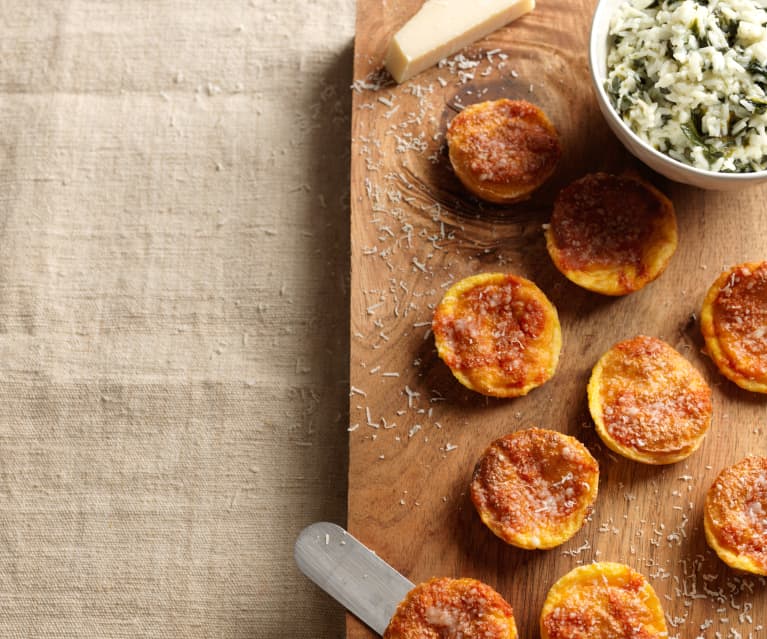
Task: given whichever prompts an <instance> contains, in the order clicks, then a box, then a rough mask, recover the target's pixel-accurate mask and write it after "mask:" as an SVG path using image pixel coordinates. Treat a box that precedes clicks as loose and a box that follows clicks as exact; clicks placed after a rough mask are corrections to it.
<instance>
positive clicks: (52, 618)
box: [0, 0, 354, 639]
mask: <svg viewBox="0 0 767 639" xmlns="http://www.w3.org/2000/svg"><path fill="white" fill-rule="evenodd" d="M353 14H354V5H353V2H351V1H350V0H319V1H317V2H313V3H304V2H299V1H297V0H281V1H271V0H251V1H250V2H248V0H217V1H216V2H196V1H192V0H112V1H109V0H68V1H66V0H65V1H63V2H52V1H49V0H24V1H21V0H0V352H1V353H2V359H1V363H0V406H1V407H2V408H1V409H0V636H1V637H3V638H5V639H9V638H16V637H19V638H22V637H23V638H25V639H27V638H33V637H51V638H52V637H56V638H57V639H59V638H66V637H78V638H82V637H99V638H108V637H131V638H133V637H223V638H230V637H264V638H277V637H297V638H301V637H307V638H308V637H312V638H324V637H338V636H341V635H342V634H343V616H342V613H341V611H340V609H339V608H338V607H336V606H335V605H334V604H332V603H331V602H330V600H329V599H328V598H326V597H325V596H324V595H323V594H321V593H319V592H318V591H317V590H316V589H315V587H314V586H313V585H311V584H310V583H308V581H306V580H305V579H304V577H303V576H302V575H300V574H299V573H298V571H297V570H296V569H295V567H294V565H293V560H292V544H293V540H294V538H295V536H296V535H297V533H298V531H299V530H300V528H301V527H302V526H303V525H305V524H306V523H309V522H310V521H313V520H315V519H331V520H334V521H338V522H340V523H343V522H344V516H345V492H346V485H345V473H346V432H345V428H346V423H347V422H346V417H345V414H344V413H345V409H346V403H347V390H346V388H347V383H346V381H345V380H346V377H347V351H348V343H347V333H348V330H347V310H346V309H347V291H346V286H345V282H346V279H345V278H346V274H347V270H348V251H349V247H348V239H347V238H348V219H347V218H348V207H347V206H346V200H347V197H348V196H347V195H346V194H347V189H348V147H349V133H348V127H349V110H350V96H349V90H348V87H349V84H350V82H351V62H352V55H351V44H352V36H353V20H354V15H353ZM297 16H301V18H300V19H297Z"/></svg>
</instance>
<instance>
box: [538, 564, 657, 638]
mask: <svg viewBox="0 0 767 639" xmlns="http://www.w3.org/2000/svg"><path fill="white" fill-rule="evenodd" d="M666 637H668V631H667V630H666V620H665V619H664V616H663V608H662V607H661V604H660V600H659V599H658V596H657V595H656V594H655V591H654V590H653V588H652V586H651V585H650V584H649V583H648V582H647V580H646V579H645V578H644V577H643V576H642V575H641V574H639V573H638V572H635V571H634V570H632V569H631V568H629V567H628V566H625V565H623V564H619V563H612V562H600V563H593V564H589V565H586V566H580V567H578V568H575V569H574V570H571V571H570V572H568V573H567V574H566V575H565V576H564V577H562V578H561V579H560V580H559V581H557V583H555V584H554V585H553V586H552V588H551V590H549V594H548V595H547V596H546V601H545V602H544V604H543V609H542V611H541V639H656V638H657V639H666Z"/></svg>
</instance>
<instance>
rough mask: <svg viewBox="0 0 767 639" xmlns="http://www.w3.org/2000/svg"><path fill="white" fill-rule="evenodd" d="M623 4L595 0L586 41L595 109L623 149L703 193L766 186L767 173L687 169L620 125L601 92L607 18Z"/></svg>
mask: <svg viewBox="0 0 767 639" xmlns="http://www.w3.org/2000/svg"><path fill="white" fill-rule="evenodd" d="M624 1H625V0H599V3H598V4H597V8H596V11H595V12H594V18H593V19H592V22H591V35H590V38H589V67H590V69H591V80H592V82H593V83H594V91H595V92H596V96H597V102H598V103H599V109H600V110H601V111H602V115H604V117H605V120H607V124H608V125H609V126H610V129H612V131H613V133H615V135H616V136H617V137H618V139H619V140H620V141H621V142H623V144H624V146H625V147H626V148H627V149H628V150H629V151H630V152H631V153H632V154H633V155H635V156H636V157H637V158H639V159H640V160H641V161H642V162H644V163H645V164H646V165H647V166H649V167H650V168H651V169H653V170H654V171H657V172H658V173H660V174H661V175H665V176H666V177H667V178H669V179H671V180H674V181H675V182H682V183H684V184H691V185H693V186H698V187H700V188H703V189H714V190H720V191H729V190H735V189H742V188H745V187H748V186H754V185H756V184H760V183H762V182H767V171H757V172H755V173H717V172H716V171H706V170H703V169H697V168H695V167H692V166H689V165H687V164H684V163H682V162H679V161H677V160H674V159H673V158H671V157H669V156H668V155H665V154H664V153H661V152H660V151H657V150H656V149H654V148H652V147H651V146H650V145H649V144H648V143H647V142H645V141H644V140H642V139H640V138H639V137H638V136H637V135H636V134H635V133H634V132H633V131H632V130H631V128H630V127H629V126H628V125H627V124H626V123H625V122H624V121H623V119H622V118H621V117H620V115H619V114H618V112H617V111H616V110H615V109H614V108H613V106H612V104H611V103H610V98H609V96H608V95H607V92H606V91H605V77H606V75H607V32H608V30H609V28H610V18H611V17H612V15H613V13H614V12H615V10H616V9H617V8H618V6H620V4H621V3H623V2H624Z"/></svg>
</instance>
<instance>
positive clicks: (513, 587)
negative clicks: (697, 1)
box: [347, 0, 767, 639]
mask: <svg viewBox="0 0 767 639" xmlns="http://www.w3.org/2000/svg"><path fill="white" fill-rule="evenodd" d="M419 4H420V3H419V2H418V1H416V0H385V1H381V0H358V2H357V16H358V17H357V38H356V51H355V62H354V79H355V83H354V97H353V107H352V108H353V117H352V127H353V133H352V138H353V139H352V149H351V170H352V172H351V204H352V219H351V244H352V264H351V266H352V279H351V361H350V384H351V394H350V427H349V430H350V432H349V449H350V465H349V514H348V526H349V529H350V531H351V532H352V533H353V534H354V535H356V536H357V537H358V538H359V539H360V540H362V541H363V542H364V543H365V544H366V545H368V546H369V547H371V548H373V549H374V550H375V551H376V552H377V553H378V554H379V555H380V556H381V557H382V558H384V559H385V560H387V561H388V562H389V563H391V564H392V565H393V566H394V567H395V568H396V569H398V570H399V571H400V572H402V573H403V574H404V575H406V576H407V577H408V578H410V579H411V580H413V581H414V582H419V581H422V580H425V579H427V578H429V577H432V576H472V577H475V578H478V579H481V580H483V581H485V582H487V583H489V584H490V585H492V586H493V587H495V588H496V589H497V590H498V591H499V592H500V593H502V594H503V596H504V597H505V598H506V599H507V600H508V601H509V602H510V603H511V604H512V606H513V607H514V610H515V614H516V617H517V624H518V627H519V632H520V636H521V637H523V638H534V637H538V634H539V633H538V616H539V613H540V609H541V606H542V603H543V600H544V598H545V596H546V593H547V591H548V589H549V587H550V586H551V585H552V584H553V583H554V581H555V580H556V579H557V578H558V577H560V576H561V575H563V574H564V573H566V572H567V571H569V570H570V569H572V568H574V567H575V566H577V565H579V564H583V563H586V562H591V561H594V560H610V561H620V562H624V563H626V564H628V565H630V566H632V567H633V568H635V569H636V570H638V571H640V572H642V573H643V574H645V575H646V576H647V577H648V578H649V579H650V581H651V583H652V585H653V586H654V587H655V589H656V591H657V592H658V595H659V596H660V598H661V601H662V602H663V604H664V606H665V610H666V612H667V615H668V620H669V631H670V635H671V636H679V637H690V638H693V637H697V636H699V635H700V636H704V637H711V638H712V639H715V638H716V637H717V636H721V637H732V638H733V639H734V638H736V637H737V636H742V637H744V638H746V637H749V636H751V635H753V637H754V638H757V637H767V630H765V629H763V628H762V624H764V625H765V626H767V584H765V580H764V579H760V578H756V577H752V576H744V575H742V574H737V573H736V572H734V571H732V570H730V569H728V568H727V567H726V566H725V565H724V564H723V563H721V562H720V561H719V560H718V558H717V557H716V556H715V554H714V553H713V552H712V551H710V550H709V549H708V548H707V545H706V542H705V539H704V535H703V527H702V507H703V501H704V495H705V492H706V490H707V489H708V487H709V486H710V484H711V482H712V481H713V479H714V478H715V476H716V474H717V473H718V472H719V470H720V469H721V468H723V467H724V466H726V465H729V464H731V463H734V462H736V461H738V460H740V459H741V458H742V457H744V456H745V455H747V454H749V453H757V454H767V440H766V439H765V426H767V398H765V397H763V396H758V395H756V394H752V393H748V392H746V391H743V390H740V389H739V388H737V387H736V386H735V385H733V384H732V383H730V382H728V381H726V380H725V379H724V378H722V377H721V375H720V374H719V373H718V372H717V370H716V369H715V367H714V366H713V364H712V362H711V361H710V360H709V359H708V358H707V357H706V356H705V355H704V354H703V353H702V348H703V341H702V338H701V334H700V328H699V324H698V321H697V317H698V314H699V310H700V306H701V302H702V299H703V296H704V294H705V292H706V290H707V289H708V287H709V285H710V284H711V283H712V282H713V280H714V278H715V277H716V275H717V274H718V273H719V272H720V271H721V270H722V269H723V268H724V267H727V266H730V265H733V264H736V263H740V262H744V261H758V260H763V259H765V258H767V222H765V220H766V219H767V216H766V215H765V211H764V208H765V204H764V203H765V201H767V190H765V188H754V189H751V190H744V191H741V192H730V193H718V192H705V191H701V190H697V189H693V188H690V187H685V186H682V185H678V184H674V183H670V182H668V181H665V180H663V179H662V178H660V177H659V176H657V175H655V174H653V173H650V172H649V171H647V170H646V169H644V168H643V167H642V166H641V165H639V164H638V163H637V162H636V161H635V160H634V159H633V158H632V157H630V156H629V155H628V154H627V152H625V151H624V149H623V148H622V147H621V146H620V144H619V143H618V142H617V140H616V139H615V138H614V137H613V136H612V134H611V133H610V132H609V131H608V129H607V126H606V125H605V123H604V121H603V119H602V117H601V115H600V114H599V112H598V108H597V104H596V101H595V98H594V96H593V94H592V89H591V84H590V80H589V72H588V66H587V34H588V30H589V24H590V19H591V13H592V11H593V8H594V2H593V1H592V0H541V1H540V3H539V6H538V7H537V8H536V9H535V10H534V11H533V12H532V13H530V14H528V15H527V16H525V17H523V18H522V19H520V20H518V21H517V22H515V23H513V24H512V25H510V26H508V27H506V28H504V29H502V30H500V31H498V32H496V33H495V34H493V35H492V36H491V37H489V38H487V39H485V40H483V41H481V42H478V43H476V45H475V46H473V47H471V48H469V49H467V50H465V51H464V52H463V56H462V57H453V58H451V59H450V60H449V62H448V63H447V64H445V65H443V66H441V67H435V68H433V69H431V70H429V71H427V72H424V73H423V74H421V75H419V76H417V77H416V78H414V79H413V80H411V81H410V82H407V83H405V84H403V85H399V86H397V85H394V84H392V83H391V82H390V81H389V82H388V83H387V81H386V79H385V74H382V73H381V66H382V59H383V55H384V52H385V49H386V46H387V44H388V42H389V40H390V38H391V36H392V35H393V33H395V32H396V31H397V30H398V29H399V27H400V26H401V25H402V24H404V22H405V21H406V20H407V19H408V18H409V17H410V16H411V15H412V14H413V13H414V12H415V11H416V9H417V8H418V6H419ZM504 96H505V97H512V98H524V99H527V100H529V101H531V102H534V103H536V104H538V105H539V106H541V107H542V108H543V109H544V110H545V111H546V112H547V114H548V115H549V117H550V118H551V119H552V121H553V122H554V124H555V125H556V127H557V129H558V130H559V132H560V135H561V140H562V145H563V148H564V155H563V158H562V161H561V164H560V165H559V168H558V171H557V173H556V174H555V176H554V177H553V178H552V179H551V180H550V181H549V182H548V183H547V184H546V185H545V186H544V187H543V188H542V189H541V190H540V191H539V192H537V193H536V194H535V195H534V197H533V198H532V199H531V200H529V201H527V202H525V203H522V204H517V205H513V206H507V207H500V206H494V205H489V204H483V203H481V202H479V201H477V200H476V199H474V198H472V197H470V196H468V195H467V193H466V192H465V190H464V189H463V187H462V186H461V185H460V184H459V182H458V181H457V179H456V178H455V176H454V175H453V173H452V171H451V169H450V166H449V162H448V161H447V156H446V152H445V145H444V134H445V127H446V124H447V123H448V122H449V121H450V119H451V118H452V117H453V115H455V113H457V112H458V111H459V110H460V108H461V105H467V104H471V103H473V102H477V101H481V100H486V99H495V98H499V97H504ZM627 169H629V170H631V169H634V170H638V171H639V172H641V173H643V174H644V175H645V177H647V178H648V179H649V180H650V181H652V182H653V183H654V184H656V186H658V187H659V188H660V189H661V190H663V191H664V192H665V193H666V194H667V195H668V196H669V197H671V198H672V200H673V202H674V203H675V205H676V210H677V215H678V223H679V237H680V241H679V248H678V250H677V252H676V254H675V256H674V258H673V259H672V261H671V264H670V266H669V267H668V269H667V270H666V272H665V273H664V274H663V275H662V276H661V277H660V278H659V279H658V280H656V281H655V282H654V283H652V284H650V285H649V286H647V287H646V288H645V289H643V290H641V291H639V292H637V293H634V294H632V295H629V296H627V297H623V298H606V297H602V296H599V295H596V294H593V293H589V292H587V291H585V290H582V289H580V288H578V287H577V286H575V285H574V284H571V283H570V282H569V281H567V280H566V279H565V278H564V277H563V276H562V275H560V274H559V272H558V271H556V270H555V268H554V267H553V265H552V264H551V261H550V259H549V257H548V254H547V252H546V248H545V244H544V238H543V233H542V225H543V224H545V223H546V222H547V221H548V218H549V216H550V212H551V203H552V201H553V199H554V197H555V195H556V193H557V192H558V190H559V189H560V188H561V187H562V186H564V185H565V184H567V183H568V182H570V181H571V180H574V179H576V178H578V177H581V176H582V175H584V174H585V173H587V172H591V171H597V170H603V171H609V172H616V173H617V172H621V171H624V170H627ZM482 271H510V272H514V273H517V274H520V275H523V276H525V277H527V278H529V279H532V280H533V281H534V282H536V283H537V284H538V285H539V286H540V287H541V288H542V289H543V291H544V292H545V293H546V294H547V295H548V296H549V298H550V299H551V300H552V302H554V304H555V305H556V307H557V309H558V311H559V315H560V320H561V323H562V330H563V338H564V345H563V350H562V355H561V359H560V364H559V368H558V371H557V373H556V375H555V376H554V378H553V379H552V380H551V381H550V382H548V383H547V384H545V385H544V386H542V387H540V388H538V389H536V390H534V391H532V392H531V393H530V394H529V395H528V396H526V397H523V398H519V399H513V400H496V399H489V398H485V397H483V396H481V395H478V394H475V393H472V392H470V391H468V390H466V389H465V388H463V387H462V386H461V385H459V384H458V382H456V381H455V380H454V379H453V377H452V375H451V373H450V372H449V370H448V369H447V367H446V366H445V365H444V364H443V363H442V361H441V360H440V359H439V358H438V357H437V355H436V351H435V348H434V341H433V338H432V336H431V333H430V330H429V324H430V322H431V318H432V311H433V309H434V307H435V305H436V304H437V303H438V302H439V300H440V299H441V296H442V294H443V293H444V292H445V290H446V288H447V287H448V286H450V285H451V283H453V282H455V281H457V280H458V279H460V278H462V277H465V276H468V275H471V274H474V273H477V272H482ZM639 333H643V334H647V335H654V336H657V337H660V338H662V339H664V340H666V341H667V342H669V343H670V344H671V345H673V346H674V347H675V348H676V349H677V350H679V351H680V352H681V353H682V354H684V355H685V356H686V357H688V358H689V359H690V360H691V361H692V363H693V364H694V365H695V366H696V367H697V368H698V369H699V370H700V371H702V373H703V374H704V375H705V377H706V379H707V380H708V381H709V383H710V384H711V386H712V388H713V391H714V418H713V423H712V426H711V429H710V431H709V433H708V435H707V437H706V439H705V441H704V443H703V445H702V447H701V448H700V449H699V450H698V451H697V452H696V453H695V454H694V455H693V456H692V457H690V458H688V459H687V460H686V461H684V462H680V463H678V464H675V465H671V466H666V467H648V466H644V465H640V464H637V463H633V462H630V461H628V460H625V459H622V458H618V457H616V456H615V455H613V454H612V453H610V452H609V451H608V450H607V449H606V448H605V447H604V446H603V445H602V443H601V442H600V440H599V439H598V437H597V436H596V434H595V432H594V430H593V427H592V422H591V419H590V417H589V413H588V408H587V405H586V384H587V381H588V378H589V374H590V369H591V367H592V366H593V364H594V363H595V362H596V360H597V359H598V358H599V356H600V355H601V354H602V353H603V352H604V351H606V350H607V349H608V348H609V347H610V346H612V345H613V344H614V343H616V342H618V341H620V340H622V339H625V338H628V337H631V336H634V335H636V334H639ZM531 426H539V427H544V428H551V429H556V430H560V431H562V432H565V433H568V434H571V435H574V436H575V437H578V438H579V439H580V440H581V441H583V442H584V443H585V444H586V445H587V446H588V447H589V449H590V450H591V451H592V453H593V454H594V455H595V457H596V458H597V460H598V461H599V464H600V468H601V478H600V488H599V498H598V500H597V504H596V508H595V511H594V514H593V517H592V519H591V521H590V522H589V523H587V524H586V525H585V526H584V528H583V529H582V530H581V531H580V532H579V533H578V534H577V535H576V536H575V537H574V538H573V539H571V540H570V541H568V542H567V543H565V544H564V545H563V546H561V547H559V548H556V549H553V550H548V551H524V550H518V549H515V548H513V547H510V546H508V545H506V544H504V543H503V542H502V541H500V540H499V539H497V538H496V537H494V536H493V534H492V533H490V532H489V531H488V530H487V529H486V528H485V527H484V526H483V524H482V523H481V522H480V520H479V517H478V516H477V514H476V512H475V511H474V508H473V506H472V504H471V502H470V501H469V499H468V496H467V493H468V491H467V486H468V482H469V480H470V476H471V472H472V469H473V467H474V464H475V462H476V461H477V459H478V457H479V455H480V454H481V453H482V452H483V450H484V449H485V448H486V447H487V445H488V444H489V443H490V442H491V441H492V440H494V439H495V438H497V437H500V436H502V435H504V434H506V433H509V432H512V431H515V430H518V429H521V428H526V427H531ZM717 632H718V633H721V635H716V634H715V633H717ZM738 633H739V634H738ZM347 634H348V637H349V638H350V639H351V638H361V637H370V636H372V633H371V632H370V631H369V630H367V629H366V628H365V627H364V626H363V625H362V624H360V623H359V622H358V621H356V620H355V619H352V618H350V619H349V623H348V632H347Z"/></svg>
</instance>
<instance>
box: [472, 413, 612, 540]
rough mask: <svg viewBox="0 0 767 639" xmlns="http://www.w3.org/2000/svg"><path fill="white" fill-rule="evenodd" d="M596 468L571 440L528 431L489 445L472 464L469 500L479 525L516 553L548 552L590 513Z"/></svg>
mask: <svg viewBox="0 0 767 639" xmlns="http://www.w3.org/2000/svg"><path fill="white" fill-rule="evenodd" d="M598 488H599V465H598V464H597V462H596V460H595V459H594V458H593V457H592V456H591V453H589V451H588V449H587V448H586V447H585V446H584V445H583V444H582V443H581V442H579V441H578V440H577V439H575V438H574V437H570V436H569V435H564V434H563V433H559V432H556V431H552V430H544V429H539V428H530V429H527V430H521V431H517V432H515V433H512V434H510V435H506V436H505V437H501V438H500V439H498V440H496V441H494V442H493V443H492V444H491V445H490V447H489V448H488V449H487V450H486V451H485V453H484V454H483V455H482V457H481V458H480V460H479V462H477V465H476V467H475V468H474V475H473V477H472V482H471V500H472V501H473V502H474V506H475V507H476V508H477V512H478V513H479V516H480V517H481V519H482V521H483V522H484V523H485V524H486V525H487V527H488V528H490V530H492V531H493V532H494V533H495V534H496V535H497V536H498V537H500V538H501V539H503V540H504V541H505V542H506V543H508V544H511V545H513V546H517V547H519V548H526V549H534V548H553V547H554V546H558V545H560V544H562V543H564V542H565V541H567V540H568V539H570V538H571V537H572V536H573V535H574V534H575V533H576V532H578V530H580V528H581V526H583V522H584V520H585V519H586V517H587V516H588V515H589V513H590V512H591V509H592V507H593V504H594V501H595V500H596V497H597V490H598Z"/></svg>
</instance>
